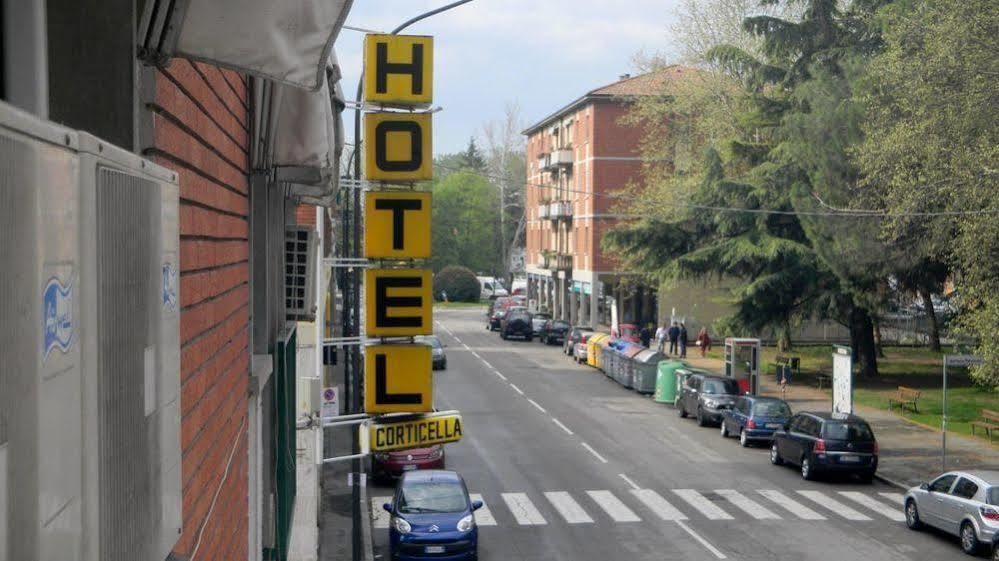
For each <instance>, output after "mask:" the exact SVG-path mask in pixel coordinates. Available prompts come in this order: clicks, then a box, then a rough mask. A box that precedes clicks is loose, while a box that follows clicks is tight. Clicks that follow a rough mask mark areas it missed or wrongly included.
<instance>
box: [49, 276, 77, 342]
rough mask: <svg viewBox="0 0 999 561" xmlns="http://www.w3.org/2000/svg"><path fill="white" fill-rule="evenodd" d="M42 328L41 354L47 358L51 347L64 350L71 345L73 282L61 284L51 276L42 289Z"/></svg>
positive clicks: (73, 328)
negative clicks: (42, 343) (43, 335)
mask: <svg viewBox="0 0 999 561" xmlns="http://www.w3.org/2000/svg"><path fill="white" fill-rule="evenodd" d="M42 322H43V324H42V329H43V331H44V333H45V337H44V347H43V349H42V354H43V355H44V357H45V358H46V359H48V357H49V354H50V353H51V352H52V349H59V350H60V351H62V352H64V353H65V352H66V351H68V350H69V349H70V347H72V346H73V340H74V339H75V337H74V335H75V333H76V326H75V325H74V323H73V283H72V282H70V283H69V284H63V283H62V281H60V280H59V279H58V278H56V277H52V278H51V279H49V281H48V282H47V283H46V284H45V289H44V290H43V291H42Z"/></svg>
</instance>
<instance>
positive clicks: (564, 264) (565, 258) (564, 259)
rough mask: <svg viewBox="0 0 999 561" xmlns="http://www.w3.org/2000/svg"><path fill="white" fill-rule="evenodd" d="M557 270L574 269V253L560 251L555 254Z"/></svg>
mask: <svg viewBox="0 0 999 561" xmlns="http://www.w3.org/2000/svg"><path fill="white" fill-rule="evenodd" d="M555 270H556V271H571V270H572V255H568V254H565V253H559V254H557V255H556V256H555Z"/></svg>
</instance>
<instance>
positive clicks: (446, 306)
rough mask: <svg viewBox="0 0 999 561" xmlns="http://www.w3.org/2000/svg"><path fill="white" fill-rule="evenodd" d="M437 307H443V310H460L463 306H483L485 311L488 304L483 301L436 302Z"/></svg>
mask: <svg viewBox="0 0 999 561" xmlns="http://www.w3.org/2000/svg"><path fill="white" fill-rule="evenodd" d="M434 307H435V308H441V309H443V310H458V309H463V308H482V310H483V311H485V309H486V304H484V303H482V302H434Z"/></svg>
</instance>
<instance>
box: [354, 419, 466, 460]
mask: <svg viewBox="0 0 999 561" xmlns="http://www.w3.org/2000/svg"><path fill="white" fill-rule="evenodd" d="M367 433H368V443H369V444H368V446H369V448H370V450H371V451H372V452H388V451H391V450H405V449H407V448H425V447H427V446H431V445H433V444H444V443H446V442H457V441H459V440H461V436H462V426H461V415H459V414H458V413H448V414H443V415H428V416H426V417H421V418H418V419H414V420H408V421H399V422H395V423H374V424H371V425H369V426H368V427H367Z"/></svg>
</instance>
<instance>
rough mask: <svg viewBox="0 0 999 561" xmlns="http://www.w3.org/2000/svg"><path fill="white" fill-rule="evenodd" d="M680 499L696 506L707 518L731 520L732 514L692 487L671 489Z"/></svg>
mask: <svg viewBox="0 0 999 561" xmlns="http://www.w3.org/2000/svg"><path fill="white" fill-rule="evenodd" d="M673 492H674V493H676V494H677V496H679V497H680V498H681V499H683V500H685V501H687V503H688V504H690V506H692V507H694V508H696V509H697V510H698V511H700V513H701V514H703V515H704V516H706V517H708V519H709V520H733V518H732V515H731V514H729V513H727V512H725V511H724V510H722V509H721V508H719V507H718V505H716V504H715V503H713V502H711V501H710V500H708V498H707V497H705V496H704V495H702V494H700V493H698V492H697V491H695V490H693V489H673Z"/></svg>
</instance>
